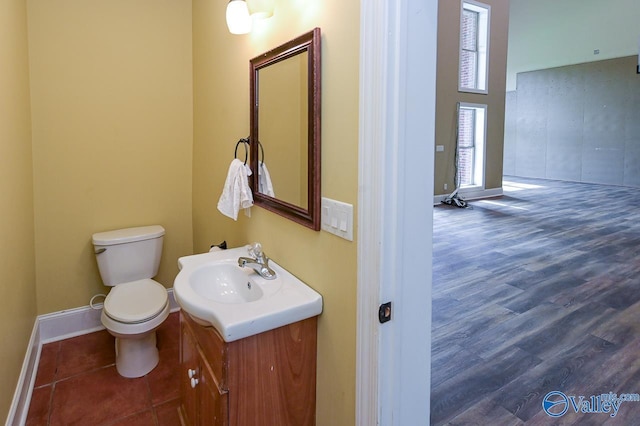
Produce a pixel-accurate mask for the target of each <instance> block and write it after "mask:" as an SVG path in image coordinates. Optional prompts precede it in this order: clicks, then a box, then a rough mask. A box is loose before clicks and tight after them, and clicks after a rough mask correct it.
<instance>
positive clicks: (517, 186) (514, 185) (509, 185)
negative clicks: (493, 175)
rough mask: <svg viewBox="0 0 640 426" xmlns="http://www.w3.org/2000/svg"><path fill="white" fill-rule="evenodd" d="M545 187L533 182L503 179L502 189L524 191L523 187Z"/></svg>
mask: <svg viewBox="0 0 640 426" xmlns="http://www.w3.org/2000/svg"><path fill="white" fill-rule="evenodd" d="M538 188H544V186H542V185H534V184H531V183H520V182H510V181H508V180H504V181H502V189H503V190H504V191H522V190H523V189H538Z"/></svg>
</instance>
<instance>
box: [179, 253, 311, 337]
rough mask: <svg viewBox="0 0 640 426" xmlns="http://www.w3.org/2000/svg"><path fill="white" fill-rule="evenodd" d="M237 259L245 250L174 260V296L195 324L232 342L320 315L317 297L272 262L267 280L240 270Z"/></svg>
mask: <svg viewBox="0 0 640 426" xmlns="http://www.w3.org/2000/svg"><path fill="white" fill-rule="evenodd" d="M241 256H249V253H248V248H247V247H239V248H234V249H229V250H221V251H216V252H210V253H203V254H196V255H193V256H185V257H181V258H180V259H178V267H179V268H180V272H179V273H178V275H177V276H176V279H175V281H174V285H173V291H174V295H175V298H176V301H177V302H178V304H179V305H180V307H181V308H182V309H183V310H184V311H185V312H187V313H189V314H190V315H191V317H192V318H193V319H194V320H195V321H196V322H198V323H200V324H201V325H204V326H213V327H214V328H215V329H216V330H217V331H218V332H219V333H220V335H221V336H222V338H223V339H224V340H225V341H226V342H232V341H235V340H239V339H242V338H245V337H249V336H252V335H255V334H259V333H262V332H265V331H268V330H273V329H275V328H278V327H282V326H284V325H287V324H291V323H294V322H297V321H301V320H304V319H307V318H311V317H313V316H316V315H319V314H320V313H321V312H322V296H320V294H318V293H317V292H316V291H314V290H313V289H312V288H310V287H309V286H307V285H306V284H305V283H303V282H302V281H300V280H299V279H298V278H296V277H295V276H294V275H292V274H291V273H289V272H288V271H287V270H285V269H284V268H282V267H281V266H280V265H278V264H277V263H276V262H274V261H273V260H271V261H270V262H269V266H270V267H271V269H273V270H274V271H275V272H276V278H275V279H273V280H266V279H264V278H262V277H261V276H260V275H258V274H257V273H256V272H255V271H254V270H253V269H251V268H248V267H245V268H241V267H239V266H238V258H239V257H241Z"/></svg>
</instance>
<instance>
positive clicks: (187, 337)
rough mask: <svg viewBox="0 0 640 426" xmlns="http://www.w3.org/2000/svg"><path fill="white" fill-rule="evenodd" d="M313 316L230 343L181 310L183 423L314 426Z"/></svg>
mask: <svg viewBox="0 0 640 426" xmlns="http://www.w3.org/2000/svg"><path fill="white" fill-rule="evenodd" d="M316 329H317V317H313V318H309V319H306V320H303V321H299V322H296V323H293V324H289V325H286V326H284V327H280V328H277V329H275V330H270V331H266V332H264V333H260V334H257V335H254V336H249V337H246V338H244V339H241V340H237V341H234V342H228V343H227V342H225V341H224V340H223V339H222V337H221V336H220V334H219V333H218V332H217V331H216V330H215V329H214V328H213V327H203V326H202V325H199V324H198V323H196V322H195V321H194V320H193V319H192V318H191V317H190V316H189V314H188V313H186V312H184V311H182V312H181V313H180V330H181V334H180V338H181V341H180V348H181V349H180V369H181V371H180V375H181V378H180V397H181V403H180V417H181V420H182V423H183V424H184V425H189V426H195V425H207V426H218V425H221V426H222V425H230V426H287V425H289V426H306V425H315V407H316V348H317V343H316V340H317V331H316Z"/></svg>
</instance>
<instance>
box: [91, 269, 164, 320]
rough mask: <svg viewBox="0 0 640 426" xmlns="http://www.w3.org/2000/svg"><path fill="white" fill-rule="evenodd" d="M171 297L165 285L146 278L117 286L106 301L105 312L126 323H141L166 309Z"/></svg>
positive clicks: (112, 317) (110, 316)
mask: <svg viewBox="0 0 640 426" xmlns="http://www.w3.org/2000/svg"><path fill="white" fill-rule="evenodd" d="M168 302H169V298H168V295H167V290H166V289H165V288H164V286H163V285H162V284H160V283H158V282H156V281H154V280H151V279H144V280H139V281H132V282H129V283H124V284H119V285H117V286H115V287H114V288H113V289H111V291H110V292H109V294H108V295H107V298H106V299H105V301H104V313H105V314H106V315H107V316H108V317H109V318H111V319H112V320H114V321H118V322H120V323H124V324H141V323H144V322H147V321H150V320H152V319H153V318H155V317H157V316H158V315H160V314H161V313H163V312H164V311H165V310H166V307H167V304H168Z"/></svg>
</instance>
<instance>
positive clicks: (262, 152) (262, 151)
mask: <svg viewBox="0 0 640 426" xmlns="http://www.w3.org/2000/svg"><path fill="white" fill-rule="evenodd" d="M258 146H259V147H260V154H262V161H260V165H263V164H264V147H263V146H262V144H261V143H260V141H258Z"/></svg>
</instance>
